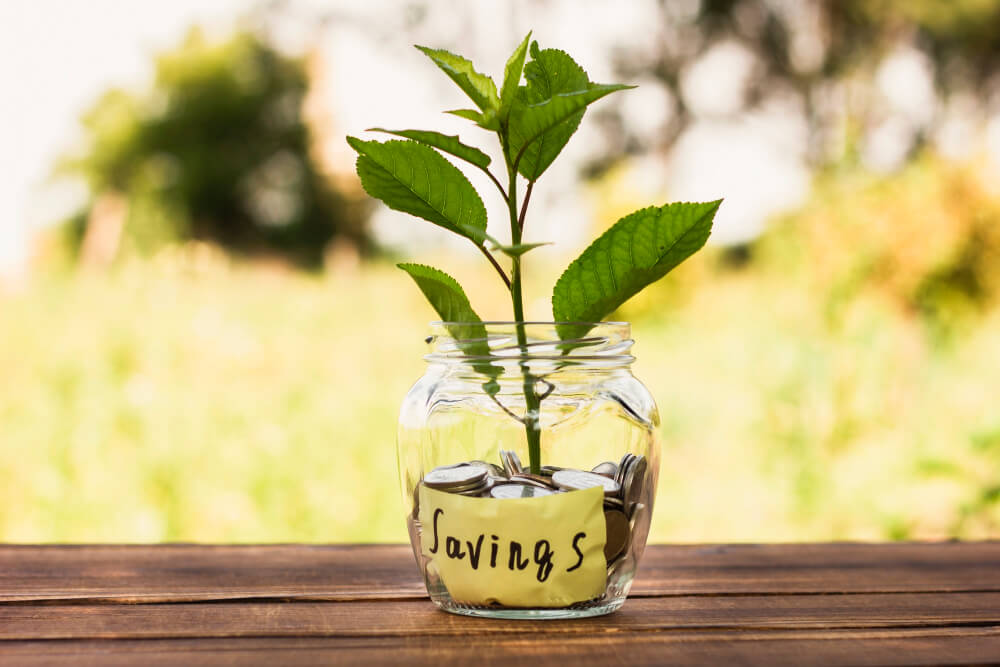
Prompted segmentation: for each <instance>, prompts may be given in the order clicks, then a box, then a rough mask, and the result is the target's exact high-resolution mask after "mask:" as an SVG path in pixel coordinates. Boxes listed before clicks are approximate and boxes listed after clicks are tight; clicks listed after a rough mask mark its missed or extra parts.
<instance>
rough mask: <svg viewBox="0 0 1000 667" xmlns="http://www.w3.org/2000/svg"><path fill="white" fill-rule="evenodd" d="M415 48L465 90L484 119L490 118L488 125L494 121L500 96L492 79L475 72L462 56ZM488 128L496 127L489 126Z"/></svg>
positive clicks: (438, 50) (420, 47)
mask: <svg viewBox="0 0 1000 667" xmlns="http://www.w3.org/2000/svg"><path fill="white" fill-rule="evenodd" d="M417 49H419V50H420V51H422V52H423V53H424V54H425V55H426V56H427V57H428V58H430V59H431V60H433V61H434V64H435V65H437V66H438V67H440V68H441V70H442V71H443V72H444V73H445V74H447V75H448V78H450V79H451V80H452V81H454V82H455V83H456V84H458V87H459V88H461V89H462V90H464V91H465V94H466V95H468V96H469V98H470V99H472V101H473V102H475V103H476V106H477V107H479V108H480V109H481V110H482V112H483V118H484V119H487V118H488V119H492V120H490V121H489V122H488V124H489V125H493V124H494V123H495V121H496V113H497V111H499V109H500V98H499V97H498V96H497V86H496V84H495V83H493V79H491V78H490V77H488V76H486V75H484V74H480V73H479V72H477V71H476V70H475V68H474V67H473V65H472V63H471V62H470V61H469V60H467V59H465V58H463V57H462V56H457V55H455V54H454V53H449V52H448V51H445V50H443V49H429V48H427V47H425V46H418V47H417ZM489 129H496V128H495V127H489Z"/></svg>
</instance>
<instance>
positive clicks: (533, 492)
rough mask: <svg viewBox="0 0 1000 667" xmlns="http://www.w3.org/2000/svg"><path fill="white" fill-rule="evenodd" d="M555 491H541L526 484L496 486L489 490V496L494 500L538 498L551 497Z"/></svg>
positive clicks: (541, 489) (537, 487) (538, 487)
mask: <svg viewBox="0 0 1000 667" xmlns="http://www.w3.org/2000/svg"><path fill="white" fill-rule="evenodd" d="M553 493H555V491H551V490H549V489H543V488H542V487H540V486H531V485H528V484H498V485H497V486H494V487H493V488H492V489H490V495H491V496H492V497H494V498H501V499H505V498H506V499H510V498H540V497H542V496H551V495H552V494H553Z"/></svg>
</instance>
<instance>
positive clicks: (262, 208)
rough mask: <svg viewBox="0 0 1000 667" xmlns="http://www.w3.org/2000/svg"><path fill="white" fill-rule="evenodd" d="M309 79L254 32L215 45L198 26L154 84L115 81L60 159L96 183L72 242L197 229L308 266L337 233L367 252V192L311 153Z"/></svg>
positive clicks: (179, 235)
mask: <svg viewBox="0 0 1000 667" xmlns="http://www.w3.org/2000/svg"><path fill="white" fill-rule="evenodd" d="M307 87H308V80H307V74H306V69H305V66H304V64H303V62H301V61H300V60H295V59H291V58H288V57H285V56H283V55H281V54H279V53H278V52H277V51H275V50H274V49H273V48H271V47H270V46H268V45H267V44H265V43H264V42H263V41H261V39H260V38H258V37H257V36H255V35H253V34H249V33H241V34H237V35H235V36H233V37H231V38H230V39H228V40H227V41H225V42H222V43H210V42H209V41H207V40H206V39H205V38H204V36H203V35H202V34H201V33H200V32H199V31H198V30H197V29H194V30H192V31H191V32H190V33H189V34H188V36H187V38H186V39H185V41H184V42H183V43H182V44H181V46H180V47H179V48H177V49H176V50H174V51H172V52H168V53H164V54H162V55H160V56H159V58H158V59H157V62H156V76H155V84H154V87H153V90H152V91H151V92H150V94H148V95H145V96H142V97H137V96H134V95H131V94H129V93H125V92H122V91H119V90H112V91H109V92H107V93H106V94H105V95H104V96H103V97H102V98H101V99H100V100H99V101H98V103H97V104H96V105H95V106H94V107H93V108H92V109H91V110H90V111H89V112H88V113H87V114H86V115H85V117H84V119H83V123H84V126H85V128H86V131H87V138H88V146H87V150H86V153H85V155H83V156H82V157H78V158H72V159H67V160H65V161H64V163H63V165H62V168H63V169H65V170H68V171H69V172H71V173H75V174H78V175H81V176H83V177H84V178H85V179H86V181H87V183H88V185H89V186H90V191H91V193H92V197H91V200H90V202H89V203H88V204H87V206H86V209H85V210H84V211H82V212H81V213H80V214H79V215H78V216H77V217H76V218H75V219H74V220H73V221H72V223H71V226H70V227H71V237H72V239H73V241H74V245H75V246H76V247H78V248H80V249H82V251H83V252H84V255H85V256H89V257H91V258H93V259H96V260H97V261H100V262H105V261H108V260H109V259H111V258H113V257H114V256H115V255H116V254H117V252H118V250H119V248H124V249H133V250H137V251H139V252H150V251H152V250H155V249H156V248H157V247H159V246H160V245H162V244H163V243H167V242H171V241H178V240H189V239H195V240H204V241H211V242H215V243H218V244H220V245H222V246H224V247H225V248H227V249H230V250H232V251H236V252H239V253H242V254H249V255H257V254H272V255H273V254H278V255H280V256H283V257H285V258H287V259H288V260H291V261H292V262H294V263H296V264H298V265H301V266H306V267H317V266H319V265H320V264H321V263H322V260H323V254H324V250H325V248H326V247H327V245H328V244H329V243H330V242H331V241H333V240H335V239H340V240H343V241H346V242H348V243H349V244H351V245H353V246H354V247H356V248H358V249H359V250H361V251H367V250H369V249H370V243H369V239H368V236H367V233H366V230H365V225H364V223H365V218H366V215H365V213H366V210H367V209H366V207H365V204H364V203H363V200H361V199H360V198H358V197H352V196H349V195H347V194H345V193H342V192H338V191H337V190H335V189H334V188H333V187H332V186H331V184H330V183H329V181H328V180H327V179H326V178H324V176H323V174H322V173H320V171H319V169H318V167H317V165H316V162H315V161H314V160H313V158H312V156H311V155H310V133H309V129H308V127H307V126H306V124H305V123H304V121H303V118H302V113H301V109H302V104H303V98H304V96H305V95H306V92H307Z"/></svg>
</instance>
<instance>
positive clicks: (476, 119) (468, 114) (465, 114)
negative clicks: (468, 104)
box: [445, 109, 483, 123]
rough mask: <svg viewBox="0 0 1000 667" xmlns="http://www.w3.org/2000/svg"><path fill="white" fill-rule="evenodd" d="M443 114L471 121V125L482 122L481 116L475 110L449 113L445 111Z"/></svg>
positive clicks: (456, 110)
mask: <svg viewBox="0 0 1000 667" xmlns="http://www.w3.org/2000/svg"><path fill="white" fill-rule="evenodd" d="M445 113H450V114H452V115H453V116H458V117H459V118H464V119H466V120H471V121H472V122H473V123H481V122H482V121H483V114H481V113H479V112H478V111H476V110H475V109H452V110H451V111H445Z"/></svg>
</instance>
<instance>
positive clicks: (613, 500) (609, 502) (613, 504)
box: [604, 496, 625, 510]
mask: <svg viewBox="0 0 1000 667" xmlns="http://www.w3.org/2000/svg"><path fill="white" fill-rule="evenodd" d="M604 509H606V510H624V509H625V503H624V502H622V499H621V498H618V497H616V496H605V497H604Z"/></svg>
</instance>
